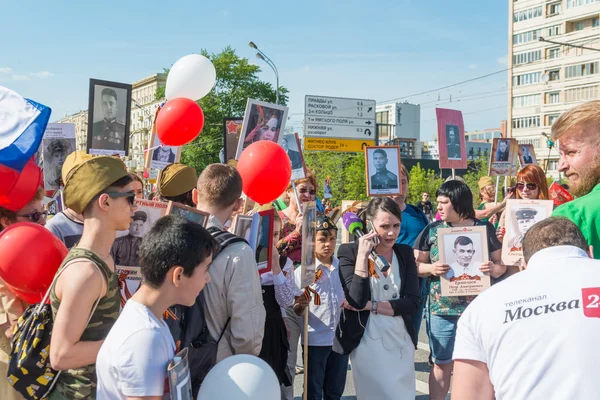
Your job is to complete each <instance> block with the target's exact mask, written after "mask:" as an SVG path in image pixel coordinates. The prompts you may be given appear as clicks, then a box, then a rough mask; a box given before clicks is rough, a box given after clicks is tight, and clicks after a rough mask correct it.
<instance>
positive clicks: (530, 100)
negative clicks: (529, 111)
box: [513, 93, 542, 108]
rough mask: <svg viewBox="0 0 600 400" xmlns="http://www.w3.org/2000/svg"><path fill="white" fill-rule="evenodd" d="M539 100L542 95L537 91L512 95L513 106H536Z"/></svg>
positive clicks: (540, 100)
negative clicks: (522, 94) (523, 94)
mask: <svg viewBox="0 0 600 400" xmlns="http://www.w3.org/2000/svg"><path fill="white" fill-rule="evenodd" d="M541 102H542V95H541V94H539V93H536V94H527V95H525V96H515V97H513V107H514V108H520V107H530V106H537V105H540V103H541Z"/></svg>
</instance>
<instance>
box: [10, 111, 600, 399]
mask: <svg viewBox="0 0 600 400" xmlns="http://www.w3.org/2000/svg"><path fill="white" fill-rule="evenodd" d="M265 121H267V122H264V121H263V122H264V125H265V126H266V127H267V128H268V129H271V128H274V127H275V125H274V124H271V123H270V120H268V119H265ZM598 121H600V102H598V101H594V102H590V103H585V104H583V105H581V106H577V107H575V108H573V109H571V110H570V111H568V112H566V113H565V114H563V115H562V116H561V117H560V118H559V119H558V120H557V121H556V122H555V123H554V125H553V127H552V136H553V139H554V140H558V142H559V149H560V157H561V158H560V163H559V169H560V170H561V171H562V172H563V173H564V174H565V176H566V177H567V178H568V179H569V188H570V191H571V193H572V194H573V195H575V196H576V197H577V198H576V199H575V200H573V201H570V202H568V203H565V204H563V205H561V206H559V207H557V208H556V209H554V211H553V212H552V216H550V214H549V213H548V215H543V216H541V215H542V214H541V213H542V211H540V210H543V207H544V206H548V205H549V200H551V197H552V196H551V194H550V193H549V189H548V183H547V180H546V176H545V174H544V172H543V170H542V169H541V168H540V167H539V166H537V165H533V164H531V165H526V166H524V167H523V168H522V169H521V170H520V171H519V172H518V174H517V175H516V186H515V188H514V191H513V192H507V195H506V196H505V198H504V199H503V200H502V201H500V202H497V201H496V200H497V199H496V196H495V190H496V187H495V185H494V182H493V180H492V179H491V178H489V177H484V178H482V179H481V180H480V181H479V183H478V186H479V190H480V192H479V193H472V191H471V189H470V188H469V187H468V185H467V184H466V183H464V181H462V179H460V178H459V177H457V178H455V179H452V178H450V179H449V180H447V181H446V182H445V183H443V184H442V185H441V186H440V187H439V188H438V189H437V192H436V193H435V194H433V193H431V195H432V196H431V197H430V195H429V194H428V193H423V196H422V201H421V202H420V203H419V204H417V205H414V206H413V205H411V204H407V203H406V197H407V192H408V185H409V180H410V175H409V172H408V170H407V169H406V168H405V167H404V166H403V165H402V164H400V165H399V171H400V176H398V177H396V175H394V174H393V173H391V172H389V171H388V172H387V174H388V175H389V176H390V178H389V179H392V177H391V176H392V175H393V176H394V177H396V178H394V179H397V183H396V184H395V185H396V186H397V189H398V192H397V193H399V194H394V195H390V196H386V195H382V196H377V197H373V198H371V200H370V201H369V202H368V204H367V206H366V208H365V209H364V210H362V212H360V215H359V217H360V220H361V221H359V222H360V225H362V226H363V229H364V231H365V232H364V234H363V233H362V232H361V233H360V234H358V233H357V235H358V236H357V239H356V240H355V241H354V242H350V243H343V244H341V245H340V246H339V248H337V249H336V247H337V242H338V231H339V229H340V228H339V227H338V224H337V218H336V215H337V213H335V212H329V213H325V212H324V211H325V208H321V212H319V213H318V214H317V216H316V220H315V221H314V222H313V223H312V224H313V225H314V226H312V228H313V229H314V232H313V233H314V236H313V239H311V243H307V242H306V240H307V237H308V236H306V232H307V230H310V229H308V228H307V227H306V226H305V224H306V221H307V219H306V218H305V217H306V215H305V210H308V206H309V205H310V204H312V202H315V201H316V200H317V198H316V193H317V181H316V179H315V178H314V176H313V175H310V174H308V175H306V176H305V177H304V178H301V179H297V180H295V181H293V182H291V183H290V184H289V185H288V187H287V188H285V189H283V187H282V191H283V193H281V192H280V194H281V195H282V196H281V199H280V200H278V201H277V202H275V201H269V202H267V204H263V205H261V206H259V205H256V206H255V207H252V206H251V205H250V206H249V199H247V198H246V197H245V196H244V194H243V189H245V188H246V186H245V184H246V183H247V182H244V179H243V176H242V174H241V173H240V172H239V171H238V169H236V167H234V166H231V165H227V164H211V165H208V166H207V167H206V168H204V169H203V170H202V172H201V173H200V175H199V176H197V174H196V171H195V170H194V169H192V168H190V167H188V166H185V165H183V164H180V163H172V164H169V165H167V166H166V167H165V168H163V169H162V170H161V171H160V173H159V174H158V179H157V184H156V186H155V187H154V188H153V190H151V191H146V193H145V191H144V182H143V180H142V179H140V178H139V177H138V176H137V175H135V174H131V173H128V171H127V169H126V168H125V165H124V164H123V162H122V161H121V159H120V158H119V157H112V156H91V155H88V154H85V153H84V152H73V153H71V154H70V155H69V156H68V157H66V159H65V160H64V163H63V165H62V171H61V178H60V181H61V183H62V185H61V186H62V197H63V201H64V208H63V210H62V211H60V212H58V213H57V214H56V215H54V216H52V218H50V219H49V220H48V221H47V222H46V217H47V211H46V210H45V208H44V206H43V205H42V201H43V199H44V191H43V189H42V188H41V187H40V186H39V182H40V180H39V179H38V181H37V184H35V185H33V189H28V190H27V191H23V190H21V191H20V192H19V195H18V197H17V195H16V194H15V193H16V192H15V189H14V188H15V187H16V186H15V185H19V182H18V181H17V183H15V184H13V185H11V187H10V189H8V190H7V193H8V194H7V195H3V197H2V196H0V251H2V252H3V253H4V255H0V258H2V259H3V260H4V261H2V262H1V263H0V264H1V265H0V273H1V274H2V278H3V279H0V299H1V302H0V323H1V324H0V375H3V376H6V377H7V379H4V378H2V379H0V398H1V399H3V400H4V399H21V398H23V397H25V398H39V397H41V396H42V395H44V394H48V396H49V397H48V398H49V399H94V398H98V399H131V398H163V396H166V397H165V398H168V396H171V398H188V397H185V396H184V397H177V396H181V393H178V394H175V393H174V391H177V390H179V389H178V387H176V386H174V385H173V383H172V381H171V383H169V382H170V379H172V378H173V377H172V376H171V374H170V372H169V371H171V369H172V368H174V365H175V366H176V365H177V363H178V362H179V361H180V359H181V358H182V357H183V358H185V359H186V363H187V365H188V367H187V368H188V369H189V374H190V375H189V380H190V382H189V387H190V390H191V392H192V394H193V397H194V398H199V399H208V398H217V397H214V396H215V394H214V393H213V392H210V391H211V390H214V389H209V385H208V384H207V385H206V386H204V385H203V383H204V382H205V380H206V382H208V381H209V379H210V376H211V375H210V371H211V369H213V367H214V371H217V370H218V368H217V367H215V365H217V364H218V363H219V362H221V361H223V360H227V359H231V357H233V356H237V355H251V356H256V357H258V358H260V359H261V360H263V361H264V363H266V364H265V365H267V364H268V366H269V367H270V368H268V371H271V372H269V373H270V374H271V375H273V376H274V378H272V382H271V383H269V385H270V386H269V385H267V384H266V383H264V385H265V386H264V387H265V388H268V390H269V391H270V393H268V396H267V397H262V398H268V399H278V398H281V399H288V400H291V399H293V398H294V380H295V377H296V375H297V374H300V373H301V370H302V368H304V371H305V374H306V375H307V382H306V385H305V387H304V390H305V391H306V393H305V394H306V397H307V398H308V399H311V400H313V399H319V400H321V399H328V400H333V399H341V397H342V395H343V393H344V388H345V384H346V377H347V371H348V366H349V365H351V370H352V374H353V378H354V385H355V388H356V394H357V398H359V399H413V398H414V397H415V395H416V384H415V350H416V348H417V343H418V333H419V330H420V327H421V324H422V321H423V320H425V323H426V331H427V335H428V337H429V349H430V352H431V354H430V363H431V365H432V370H431V373H430V376H429V395H430V399H432V400H443V399H445V398H446V396H447V394H448V392H449V391H450V388H451V381H452V389H451V391H452V398H453V399H461V400H462V399H473V400H480V399H490V400H491V399H494V398H495V399H510V400H514V399H534V398H536V399H537V398H559V399H570V398H600V389H599V388H598V386H597V385H596V384H595V382H594V377H595V376H596V374H595V372H594V371H595V369H596V363H597V359H598V355H599V354H598V351H597V350H596V348H597V346H596V345H595V344H596V341H597V337H598V335H599V334H600V311H599V310H600V273H599V271H600V269H599V270H596V268H600V263H599V262H598V261H596V260H594V258H595V259H598V258H600V256H599V254H600V250H598V249H600V242H599V240H600V239H599V235H600V212H599V208H598V206H597V202H598V198H599V196H600V158H599V157H598V154H600V153H599V152H600V125H599V124H598ZM260 129H262V126H257V127H256V128H255V130H256V131H257V132H258V131H260ZM0 133H2V129H0ZM0 138H1V136H0ZM242 140H243V138H242ZM2 143H3V142H2V141H0V144H2ZM251 146H252V145H251ZM248 148H250V147H248ZM0 150H2V149H0ZM376 151H377V150H376ZM390 154H391V153H390ZM0 155H2V153H1V152H0ZM384 155H385V154H384ZM386 157H387V155H386ZM2 161H3V160H2V159H0V162H2ZM287 161H288V162H289V159H288V160H287ZM386 162H387V160H386ZM398 162H399V160H398ZM384 167H385V165H384ZM28 168H29V167H28ZM36 168H37V167H36ZM290 168H291V164H290ZM0 172H2V171H1V170H0ZM40 173H41V172H40ZM24 174H25V169H24V168H22V172H21V175H23V176H24ZM288 180H289V179H288ZM284 183H285V182H284ZM393 186H394V185H386V190H387V189H389V188H390V187H393ZM0 188H2V186H0ZM333 189H335V188H333ZM330 190H331V188H330ZM11 196H13V197H11ZM476 197H479V202H480V203H479V206H478V207H475V206H474V205H475V204H476V199H475V198H476ZM148 200H151V201H149V203H152V202H169V201H171V202H175V203H180V204H182V205H185V206H188V207H192V208H194V209H196V210H198V212H199V213H198V214H197V215H196V217H198V218H203V217H204V216H206V217H207V218H206V221H205V223H196V222H192V221H190V220H188V219H187V218H183V217H181V216H179V215H174V213H170V214H169V215H166V216H162V215H164V213H165V209H167V207H166V206H164V208H161V210H159V214H157V215H158V216H157V217H156V218H155V217H154V216H153V215H152V214H151V213H150V212H149V211H144V210H145V209H144V210H142V208H143V207H141V206H140V205H141V204H143V203H142V202H144V201H146V202H148ZM432 200H433V203H435V204H437V208H435V206H434V205H433V203H432ZM543 201H547V203H544V202H543ZM323 202H325V199H324V200H323ZM154 204H156V203H154ZM327 204H329V201H328V202H327ZM273 208H275V209H276V211H275V212H272V213H271V214H268V215H271V216H272V217H271V220H270V225H268V224H267V225H261V226H262V228H261V229H263V228H264V227H265V226H271V228H270V229H271V230H269V229H267V230H266V232H267V233H265V232H262V233H260V232H259V233H256V232H255V233H250V234H249V236H245V235H243V236H245V237H240V236H236V235H235V234H234V233H233V231H234V229H233V228H232V221H236V220H237V217H236V216H237V215H238V214H241V215H243V214H246V215H249V216H251V217H254V216H255V215H257V214H260V215H267V214H263V212H264V211H267V210H269V209H273ZM476 208H477V209H476ZM168 209H169V210H172V209H173V208H172V207H169V208H168ZM183 210H185V209H183ZM188 210H189V209H188ZM327 211H330V210H329V209H328V210H327ZM347 211H349V212H352V211H354V210H353V209H352V210H342V214H343V213H345V212H347ZM356 211H358V210H356ZM436 211H437V215H434V213H436ZM513 214H514V215H513ZM338 218H339V216H338ZM35 224H39V225H40V226H42V227H43V226H44V225H45V228H44V230H43V231H39V229H40V227H35V228H34V226H35ZM513 226H514V228H513ZM27 229H30V230H31V229H34V230H36V232H37V234H40V235H43V234H44V233H43V232H48V233H51V234H52V235H53V237H52V235H49V236H47V237H51V238H52V240H56V239H58V240H57V242H62V243H63V244H62V245H60V246H62V247H60V246H58V245H56V246H55V245H53V246H54V247H53V249H51V250H52V251H54V252H55V253H56V252H57V251H58V252H59V253H60V254H62V255H63V256H62V257H60V258H59V260H62V261H61V262H60V266H58V265H57V269H56V272H55V273H54V272H53V275H54V278H53V279H51V283H49V284H48V285H47V286H48V287H46V289H47V296H45V297H44V296H40V294H41V295H43V294H44V293H45V290H43V291H42V290H41V289H39V290H37V289H36V290H33V289H30V288H29V287H27V288H26V287H21V286H18V285H15V283H14V282H16V281H14V280H12V279H13V276H14V275H15V274H16V267H15V265H16V264H15V261H11V262H9V261H6V260H7V259H8V255H9V254H10V255H11V257H12V258H11V260H17V261H18V260H19V258H21V259H23V260H25V257H26V256H29V255H26V254H24V250H23V249H24V248H25V247H22V248H21V247H18V248H17V247H14V248H9V247H8V245H7V244H6V243H12V244H14V243H15V240H18V237H20V236H19V235H25V231H26V230H27ZM46 229H47V231H46ZM11 232H12V233H13V234H12V235H10V234H9V233H11ZM40 232H42V233H40ZM461 232H464V233H461ZM509 233H510V235H509ZM255 234H257V235H258V237H260V238H265V235H267V236H269V235H270V236H271V237H268V238H266V240H259V247H260V249H257V248H255V247H254V246H253V245H252V244H251V243H249V240H248V238H249V237H254V236H253V235H255ZM260 235H263V236H260ZM15 237H17V239H15ZM22 237H23V238H25V237H26V236H22ZM39 237H43V236H39ZM478 237H480V238H482V239H481V240H478V239H477V238H478ZM54 238H56V239H54ZM23 240H26V239H23ZM48 240H49V241H50V239H48ZM22 244H23V246H27V247H28V248H30V249H31V250H30V251H31V252H36V251H40V252H44V253H43V254H50V253H45V251H46V250H44V249H43V248H45V247H48V246H49V245H48V246H46V244H45V242H44V243H39V242H35V243H33V242H26V243H22ZM59 247H60V248H59ZM313 248H314V250H313ZM67 249H68V250H69V252H68V255H66V256H64V255H65V254H66V250H67ZM307 249H309V250H307ZM482 249H483V250H482ZM503 249H504V251H503ZM48 251H50V250H48ZM307 251H309V252H310V255H312V256H314V260H311V261H307V260H308V259H307V258H306V252H307ZM18 252H21V253H20V254H16V255H15V253H18ZM61 252H63V253H61ZM259 253H260V255H259ZM450 253H453V254H454V255H452V257H454V258H452V260H454V261H452V262H451V261H449V260H450V258H449V257H450ZM505 253H506V254H511V255H512V256H514V257H516V258H515V260H518V261H516V262H511V263H508V262H507V261H506V260H507V258H506V257H504V255H505ZM40 254H41V253H40ZM53 254H54V253H53ZM374 254H375V256H374ZM511 260H512V259H511ZM47 262H49V261H47ZM261 263H266V264H265V265H269V268H268V270H266V271H265V270H263V269H261V268H259V267H258V265H259V264H261ZM307 263H309V264H313V265H314V266H315V268H314V271H313V273H314V279H313V278H312V275H311V276H310V277H311V279H310V282H309V284H308V285H304V284H303V283H302V282H303V281H304V280H305V279H306V276H307V275H306V270H305V269H306V268H305V266H306V265H305V264H307ZM381 265H384V266H385V267H384V268H381ZM120 266H126V267H139V271H140V274H141V277H142V280H141V284H140V283H138V284H137V286H136V288H135V290H133V291H132V290H130V287H129V286H127V285H128V283H126V282H125V281H124V277H123V276H121V273H120V272H119V271H120V270H119V268H120ZM259 270H260V271H261V272H262V273H258V272H257V271H259ZM9 272H10V274H9ZM9 275H10V276H9ZM23 279H25V278H23ZM473 288H478V289H477V290H478V291H477V292H469V290H473ZM484 289H485V290H484ZM449 290H458V292H455V294H449V293H450V292H449ZM460 290H464V291H463V292H461V291H460ZM38 292H40V293H38ZM125 292H127V293H128V295H127V296H125V297H123V293H125ZM36 296H37V297H39V298H37V297H36ZM42 297H44V298H42ZM46 300H47V305H44V303H46ZM38 303H39V305H38ZM30 304H31V305H30ZM42 320H43V321H45V323H44V324H42V323H41V322H40V321H42ZM305 321H307V323H305ZM11 339H12V341H11ZM39 343H42V344H43V346H44V347H43V348H42V347H41V345H39V346H38V344H39ZM299 344H300V345H302V346H303V350H302V351H301V352H299V351H298V345H299ZM302 356H304V357H302ZM299 358H304V360H305V363H303V367H298V364H299V361H300V360H299ZM36 365H37V367H35V366H36ZM257 365H258V364H257ZM248 368H250V367H248ZM230 371H231V370H230ZM248 379H249V378H248ZM273 382H275V386H273ZM225 386H227V384H224V387H225ZM211 387H212V386H211ZM17 390H18V392H17ZM240 390H241V389H240ZM265 390H267V389H265ZM254 393H258V392H254ZM221 396H224V397H220V398H234V397H226V396H231V395H230V394H228V393H227V390H226V389H223V392H222V393H221ZM269 396H270V397H269ZM236 398H241V397H236ZM248 398H251V397H248Z"/></svg>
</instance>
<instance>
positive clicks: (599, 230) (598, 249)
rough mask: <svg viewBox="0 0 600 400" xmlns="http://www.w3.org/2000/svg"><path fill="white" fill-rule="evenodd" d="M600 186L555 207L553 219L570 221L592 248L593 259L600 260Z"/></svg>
mask: <svg viewBox="0 0 600 400" xmlns="http://www.w3.org/2000/svg"><path fill="white" fill-rule="evenodd" d="M599 204H600V184H598V185H596V187H595V188H594V189H592V191H591V192H589V193H588V194H586V195H585V196H582V197H580V198H578V199H576V200H573V201H570V202H568V203H565V204H563V205H562V206H560V207H557V208H556V209H555V210H554V212H553V213H552V216H553V217H565V218H568V219H570V220H571V221H573V222H574V223H575V225H577V226H578V227H579V229H581V232H582V233H583V236H584V237H585V239H586V240H587V242H588V244H590V245H591V246H594V258H595V259H596V260H600V206H599Z"/></svg>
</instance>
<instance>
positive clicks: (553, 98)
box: [547, 92, 560, 104]
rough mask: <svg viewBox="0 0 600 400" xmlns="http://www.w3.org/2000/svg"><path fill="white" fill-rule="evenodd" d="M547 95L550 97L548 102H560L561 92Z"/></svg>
mask: <svg viewBox="0 0 600 400" xmlns="http://www.w3.org/2000/svg"><path fill="white" fill-rule="evenodd" d="M547 96H548V99H547V103H548V104H558V103H560V92H550V93H548V94H547Z"/></svg>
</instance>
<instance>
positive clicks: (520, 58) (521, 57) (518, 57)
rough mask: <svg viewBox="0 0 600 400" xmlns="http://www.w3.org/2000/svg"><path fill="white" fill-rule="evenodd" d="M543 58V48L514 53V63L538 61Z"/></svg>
mask: <svg viewBox="0 0 600 400" xmlns="http://www.w3.org/2000/svg"><path fill="white" fill-rule="evenodd" d="M541 59H542V51H541V50H533V51H526V52H524V53H518V54H515V55H513V64H515V65H519V64H527V63H530V62H534V61H538V60H541Z"/></svg>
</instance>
